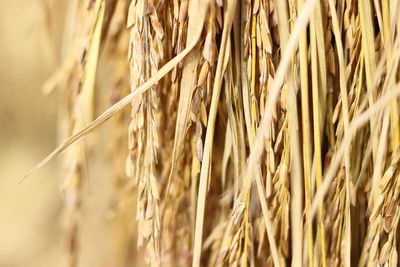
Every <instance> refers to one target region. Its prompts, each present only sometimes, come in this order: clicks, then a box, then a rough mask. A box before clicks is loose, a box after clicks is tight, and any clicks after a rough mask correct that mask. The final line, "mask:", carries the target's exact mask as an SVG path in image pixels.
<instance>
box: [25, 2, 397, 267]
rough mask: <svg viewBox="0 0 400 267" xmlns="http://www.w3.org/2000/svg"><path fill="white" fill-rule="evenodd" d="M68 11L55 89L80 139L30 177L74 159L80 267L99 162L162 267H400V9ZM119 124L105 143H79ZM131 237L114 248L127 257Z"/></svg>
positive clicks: (293, 5) (151, 6) (69, 127)
mask: <svg viewBox="0 0 400 267" xmlns="http://www.w3.org/2000/svg"><path fill="white" fill-rule="evenodd" d="M67 10H68V11H67V15H66V23H65V35H64V42H63V44H64V47H65V49H63V51H64V54H63V61H62V63H61V65H60V67H59V69H58V70H57V72H56V73H55V74H54V75H53V76H52V78H50V79H49V80H48V81H47V82H46V84H45V86H44V90H45V91H46V92H47V93H49V92H52V91H53V90H58V91H59V92H61V93H60V94H61V96H62V99H63V101H62V104H61V105H60V106H59V110H60V114H61V115H60V121H61V122H62V123H60V125H61V127H60V131H61V134H62V136H64V137H65V138H66V140H67V141H66V142H64V143H62V144H61V145H60V146H59V147H58V148H57V149H56V150H55V151H54V152H53V153H51V154H50V155H49V156H48V157H47V158H46V159H45V160H44V161H42V162H41V163H40V164H39V165H37V166H36V167H35V168H34V169H32V171H31V172H34V171H36V170H37V169H38V168H40V167H42V166H43V165H44V164H46V163H47V162H48V161H49V160H51V159H52V158H53V157H54V156H56V155H57V154H59V153H60V152H62V151H64V150H66V153H65V157H64V158H63V162H64V163H65V164H64V165H63V172H62V173H63V174H62V175H63V177H64V179H65V182H64V184H63V193H64V208H63V210H64V228H63V231H64V240H65V246H64V249H65V252H66V253H65V259H66V260H65V262H66V264H67V266H71V267H73V266H76V265H77V262H78V261H77V259H78V258H79V255H80V253H81V252H82V249H81V247H80V242H79V240H80V220H79V218H80V216H79V214H81V212H82V211H81V204H82V199H83V198H82V195H83V187H84V186H85V183H84V182H83V181H84V180H85V176H86V175H87V168H86V161H87V160H88V159H91V158H96V157H99V156H103V157H107V159H108V160H107V161H108V162H111V163H110V165H111V166H112V168H111V170H110V179H113V181H114V187H113V188H108V190H109V192H112V194H113V199H114V200H113V202H112V203H111V204H110V210H109V215H110V216H119V215H118V214H125V215H124V216H120V217H119V218H120V220H121V222H120V224H121V225H134V221H135V218H134V217H132V216H129V214H130V213H126V211H127V210H133V209H136V222H137V227H136V230H137V245H138V247H140V248H142V247H143V248H144V255H145V260H146V262H147V263H148V264H149V265H151V266H190V265H192V266H195V267H198V266H227V265H229V266H231V265H232V266H287V265H292V266H323V267H325V266H348V267H349V266H378V264H380V265H381V266H397V262H398V252H399V247H398V245H397V243H398V241H399V239H400V236H399V233H398V232H397V229H398V223H399V218H400V213H399V196H400V183H399V181H400V180H399V179H398V178H399V175H400V173H399V171H398V166H399V164H400V163H399V160H400V150H399V147H398V146H399V143H400V128H399V106H398V99H397V96H398V95H399V94H400V83H399V80H400V72H399V61H400V36H399V34H400V16H399V14H398V13H399V11H400V1H399V0H375V1H372V0H371V1H370V0H359V1H357V0H326V1H316V0H307V1H305V0H284V1H283V0H241V1H236V0H225V1H223V0H198V1H194V0H160V1H157V0H132V1H123V0H90V1H78V0H70V1H68V9H67ZM104 106H106V110H105V111H104V112H103V113H102V112H100V110H102V108H104ZM126 106H128V107H129V108H124V107H126ZM97 114H100V115H97ZM95 117H97V118H96V119H94V118H95ZM111 117H114V118H115V119H113V120H112V122H111V124H112V126H111V127H108V128H107V132H106V138H103V139H101V140H97V141H101V142H94V141H96V139H92V138H91V136H89V137H88V138H82V137H83V136H85V135H86V134H88V133H89V132H91V131H97V130H98V127H99V126H100V125H101V124H102V123H103V122H105V121H106V120H108V119H110V118H111ZM69 136H71V137H70V138H67V137H69ZM95 147H97V149H96V150H95ZM99 147H102V148H103V149H100V150H99V149H98V148H99ZM105 147H107V149H105ZM94 151H95V152H94ZM124 163H125V167H123V166H122V165H123V164H124ZM29 174H30V173H29ZM29 174H28V175H29ZM121 227H122V226H121ZM124 229H125V228H124ZM126 235H127V239H129V241H126V240H125V241H121V244H117V243H118V240H117V241H115V240H114V241H112V242H113V244H115V246H118V247H119V248H121V250H123V249H125V250H126V251H129V249H127V248H126V247H127V246H129V244H130V241H133V240H136V234H134V235H132V234H130V233H129V231H128V230H127V232H126ZM124 246H125V248H122V247H124ZM121 257H125V258H126V259H125V258H124V259H123V261H125V260H127V259H128V258H130V257H132V255H131V254H130V253H125V254H121Z"/></svg>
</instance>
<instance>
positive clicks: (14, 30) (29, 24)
mask: <svg viewBox="0 0 400 267" xmlns="http://www.w3.org/2000/svg"><path fill="white" fill-rule="evenodd" d="M65 4H66V1H64V0H28V1H27V0H13V1H6V0H0V267H17V266H30V267H35V266H60V264H61V261H62V258H63V243H62V229H61V228H62V227H61V223H62V216H61V213H62V192H61V184H62V177H60V174H59V171H58V169H59V165H60V158H58V159H56V160H55V161H52V162H50V164H48V165H46V166H45V167H44V168H42V169H41V170H39V171H38V172H37V173H35V174H34V175H32V176H31V177H29V179H28V180H26V181H25V182H23V183H22V184H18V182H19V180H20V179H21V178H22V177H23V175H24V174H25V173H26V172H27V171H28V170H29V169H30V168H32V167H33V166H34V165H35V164H37V163H38V162H39V161H40V160H41V159H42V158H44V157H45V156H46V155H47V154H48V153H49V152H51V150H52V149H54V148H55V147H56V144H57V109H56V107H57V103H58V101H60V100H61V99H59V98H58V97H57V92H52V93H51V94H49V95H45V94H44V93H43V91H42V85H43V83H44V82H45V81H46V79H47V78H48V77H49V76H50V75H51V74H52V73H53V71H54V70H55V69H56V67H57V65H58V64H59V62H60V55H61V52H60V51H61V42H62V33H63V21H64V17H65V14H64V13H65ZM102 148H103V149H104V147H102ZM105 163H106V160H105V159H104V158H103V159H102V158H100V159H98V160H96V162H90V163H89V165H90V166H92V167H89V170H96V171H95V173H94V171H90V173H89V179H88V181H85V183H86V184H87V185H86V186H85V189H84V196H85V201H84V204H83V206H82V218H81V221H82V223H81V236H82V238H81V240H80V242H79V243H80V259H79V266H125V264H126V261H127V260H126V258H127V257H126V255H128V254H130V255H132V253H135V252H132V251H135V250H136V244H134V245H132V244H128V243H127V242H128V241H127V240H128V238H127V235H126V233H127V231H126V228H130V227H133V225H121V223H120V222H118V218H115V217H113V218H111V219H110V218H107V216H106V214H107V209H108V207H109V205H110V194H111V191H112V190H105V189H106V188H110V187H112V186H113V183H112V181H111V180H112V179H109V178H110V177H109V175H107V164H105ZM93 166H94V167H93ZM107 192H108V193H107ZM123 221H126V220H123ZM111 237H112V238H111ZM111 240H113V241H111ZM113 242H114V243H113ZM132 247H133V248H132Z"/></svg>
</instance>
